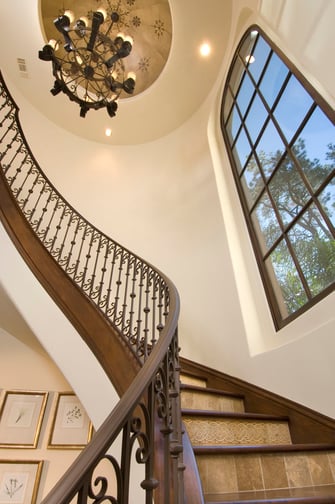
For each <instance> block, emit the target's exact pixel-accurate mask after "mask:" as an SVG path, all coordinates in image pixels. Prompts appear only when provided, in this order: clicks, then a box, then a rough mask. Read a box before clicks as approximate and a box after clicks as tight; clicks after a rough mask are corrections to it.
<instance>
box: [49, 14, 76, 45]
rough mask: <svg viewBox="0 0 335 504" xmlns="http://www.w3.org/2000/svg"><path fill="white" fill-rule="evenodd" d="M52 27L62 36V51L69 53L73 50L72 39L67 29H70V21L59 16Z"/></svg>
mask: <svg viewBox="0 0 335 504" xmlns="http://www.w3.org/2000/svg"><path fill="white" fill-rule="evenodd" d="M54 25H55V27H56V28H57V30H58V31H59V32H60V33H61V34H62V35H63V37H64V41H65V44H64V49H65V51H67V52H70V51H72V50H73V47H74V46H73V42H72V39H71V37H70V35H69V27H70V20H69V18H68V17H67V16H60V17H58V18H57V19H55V21H54Z"/></svg>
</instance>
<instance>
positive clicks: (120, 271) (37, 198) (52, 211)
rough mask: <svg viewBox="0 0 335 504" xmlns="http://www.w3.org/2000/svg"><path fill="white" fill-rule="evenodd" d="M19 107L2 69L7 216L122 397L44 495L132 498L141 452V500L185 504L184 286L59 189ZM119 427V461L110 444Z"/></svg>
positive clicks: (3, 205)
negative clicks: (29, 138)
mask: <svg viewBox="0 0 335 504" xmlns="http://www.w3.org/2000/svg"><path fill="white" fill-rule="evenodd" d="M18 112H19V109H18V107H17V105H16V104H15V102H14V100H13V99H12V97H11V95H10V93H9V91H8V89H7V87H6V85H5V83H4V81H3V78H2V75H1V74H0V165H1V180H0V216H1V220H2V222H3V223H4V226H5V228H6V230H7V232H8V234H9V236H10V237H11V239H12V240H13V242H14V243H15V245H16V247H17V249H18V250H19V252H20V253H21V255H22V257H23V258H24V259H25V261H26V262H27V264H28V266H29V267H30V268H31V270H32V271H33V273H34V274H35V275H36V277H37V278H38V280H39V281H40V282H41V283H42V285H43V286H44V287H45V289H46V290H47V291H48V292H49V294H50V295H51V296H52V298H53V299H54V301H55V302H56V303H57V304H58V305H59V306H60V308H61V309H62V311H63V312H64V313H65V315H66V316H67V317H68V318H69V319H70V320H71V322H72V323H73V325H74V326H75V327H76V329H77V330H78V332H79V333H80V334H81V336H82V337H83V338H84V340H85V341H86V343H87V344H88V345H89V347H90V348H91V350H92V351H93V352H94V353H95V355H96V356H97V358H98V359H99V361H100V362H101V364H102V366H103V367H104V369H105V371H106V372H107V374H108V376H109V377H110V379H111V380H112V382H113V384H114V385H115V387H116V389H117V391H118V392H119V394H120V395H122V397H121V399H120V401H119V403H118V404H117V405H116V407H115V408H114V410H113V411H112V412H111V414H110V415H109V416H108V418H107V419H106V420H105V422H104V423H103V425H102V426H101V427H100V428H99V430H98V431H97V433H96V434H95V435H94V437H93V440H92V441H91V443H89V445H88V446H87V447H86V448H85V449H84V450H83V452H82V453H81V455H80V456H79V457H78V458H77V459H76V461H75V463H74V464H73V465H72V466H71V467H70V468H69V470H68V471H67V472H66V474H65V475H64V477H63V478H62V479H61V480H60V481H59V482H58V484H57V485H56V487H55V488H54V489H53V490H52V491H51V492H50V493H49V495H48V496H47V497H46V498H45V499H44V500H43V503H44V504H56V503H57V504H62V503H64V504H65V503H69V502H70V501H71V500H72V499H73V497H74V496H75V495H76V494H78V502H80V503H84V502H88V501H89V499H92V498H94V499H96V501H98V500H99V502H101V501H102V500H105V501H108V502H118V503H120V504H123V503H124V504H125V503H127V502H128V493H129V478H130V466H131V457H132V456H134V453H135V458H136V461H137V462H138V463H141V464H143V465H144V467H145V477H144V479H143V481H142V483H141V487H142V489H143V490H144V493H145V498H144V501H145V502H149V501H150V502H151V500H152V498H153V495H154V496H155V501H157V502H161V503H164V504H167V503H172V502H174V503H176V504H177V503H178V504H181V503H182V502H183V499H184V497H183V486H182V479H183V478H182V474H183V469H184V467H183V464H182V441H181V439H182V428H181V415H180V395H179V347H178V337H177V321H178V315H179V298H178V293H177V290H176V288H175V287H174V285H173V284H172V283H171V282H170V280H169V279H168V278H166V276H165V275H163V274H162V273H161V272H159V271H158V270H157V269H155V268H154V267H153V266H151V265H150V264H149V263H147V262H146V261H144V260H142V259H141V258H140V257H138V256H136V255H135V254H133V253H132V252H130V251H129V250H127V249H125V248H124V247H122V246H121V245H120V244H118V243H116V242H115V241H113V240H112V239H110V238H109V237H107V236H106V235H104V234H103V233H102V232H100V231H99V230H98V229H97V228H95V227H94V226H93V225H92V224H90V223H89V222H88V221H86V220H85V219H84V218H83V217H82V216H80V215H79V214H78V213H77V212H76V211H75V209H74V208H73V207H72V206H71V205H70V204H68V203H67V202H66V201H65V200H64V199H63V198H62V197H61V195H60V194H59V193H58V192H57V191H56V189H55V188H54V187H53V186H52V184H51V183H50V181H49V180H48V179H47V177H46V176H45V175H44V173H43V171H42V170H41V169H40V167H39V165H38V163H37V161H36V160H35V158H34V156H33V154H32V152H31V151H30V148H29V146H28V144H27V142H26V139H25V136H24V133H23V131H22V128H21V125H20V121H19V115H18ZM108 268H109V269H108ZM115 361H116V362H117V363H118V365H117V366H113V365H112V363H113V362H115ZM125 369H126V370H127V372H126V373H125V372H124V370H125ZM135 377H136V379H135ZM119 434H121V435H122V453H121V456H120V461H119V460H117V459H116V458H115V457H114V456H113V455H111V454H110V451H109V450H110V446H111V445H112V444H113V442H114V441H115V439H116V438H117V436H118V435H119ZM135 447H136V448H135ZM158 447H161V448H162V449H158ZM101 461H107V462H108V463H109V465H110V468H111V469H112V470H113V472H114V474H115V478H116V482H117V485H116V489H113V490H111V489H110V488H109V487H108V481H107V478H106V476H105V475H103V474H101V476H99V477H98V478H97V477H96V472H95V471H96V470H97V467H98V468H100V462H101ZM99 470H100V469H99ZM93 473H94V477H93ZM157 475H158V476H157ZM111 492H112V493H111Z"/></svg>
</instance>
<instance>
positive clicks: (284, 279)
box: [265, 240, 308, 318]
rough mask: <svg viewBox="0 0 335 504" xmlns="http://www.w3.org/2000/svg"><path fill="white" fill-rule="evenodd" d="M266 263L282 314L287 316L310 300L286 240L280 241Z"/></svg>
mask: <svg viewBox="0 0 335 504" xmlns="http://www.w3.org/2000/svg"><path fill="white" fill-rule="evenodd" d="M265 264H266V269H267V272H268V274H269V276H270V279H271V281H272V282H271V283H272V286H273V289H274V292H275V295H276V298H277V302H278V306H279V309H280V312H281V315H282V317H284V318H285V317H286V316H288V315H291V314H292V313H294V312H296V311H297V310H298V309H299V308H301V307H302V306H304V305H305V304H306V302H307V301H308V298H307V295H306V292H305V290H304V287H303V284H302V282H301V279H300V277H299V274H298V271H297V269H296V267H295V264H294V261H293V259H292V256H291V254H290V251H289V249H288V247H287V244H286V242H285V240H282V241H281V242H280V243H279V245H278V247H276V248H275V250H274V251H273V252H272V254H271V255H270V256H269V258H268V259H267V260H266V263H265Z"/></svg>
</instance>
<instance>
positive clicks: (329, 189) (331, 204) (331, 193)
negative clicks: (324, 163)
mask: <svg viewBox="0 0 335 504" xmlns="http://www.w3.org/2000/svg"><path fill="white" fill-rule="evenodd" d="M319 201H320V203H321V204H322V206H323V208H324V210H325V212H326V214H327V215H328V217H329V219H330V220H331V223H332V225H333V227H334V228H335V177H333V178H332V180H331V181H330V183H329V184H328V185H327V186H326V187H325V189H324V190H323V191H322V193H321V194H320V196H319Z"/></svg>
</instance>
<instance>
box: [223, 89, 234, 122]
mask: <svg viewBox="0 0 335 504" xmlns="http://www.w3.org/2000/svg"><path fill="white" fill-rule="evenodd" d="M226 96H227V98H226V100H225V103H224V108H223V120H224V122H226V121H227V118H228V116H229V112H230V110H231V107H232V105H233V100H234V99H233V96H232V94H231V91H230V89H229V88H228V90H227V95H226Z"/></svg>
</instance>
